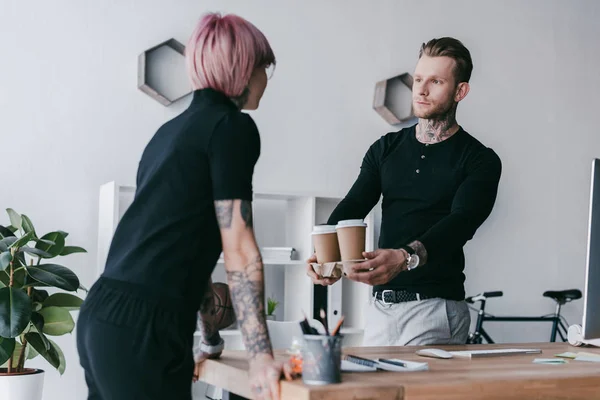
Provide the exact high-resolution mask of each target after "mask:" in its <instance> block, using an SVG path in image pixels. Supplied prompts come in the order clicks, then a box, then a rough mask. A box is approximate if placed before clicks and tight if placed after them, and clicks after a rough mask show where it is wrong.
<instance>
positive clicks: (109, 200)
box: [98, 182, 375, 349]
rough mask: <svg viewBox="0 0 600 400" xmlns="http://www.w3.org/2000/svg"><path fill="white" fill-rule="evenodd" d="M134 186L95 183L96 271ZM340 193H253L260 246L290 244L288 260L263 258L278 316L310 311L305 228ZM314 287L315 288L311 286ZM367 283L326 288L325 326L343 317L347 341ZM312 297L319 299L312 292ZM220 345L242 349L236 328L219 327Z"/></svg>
mask: <svg viewBox="0 0 600 400" xmlns="http://www.w3.org/2000/svg"><path fill="white" fill-rule="evenodd" d="M134 194H135V187H133V186H125V185H120V184H118V183H116V182H108V183H106V184H104V185H102V186H101V187H100V204H99V221H98V227H99V232H98V275H99V274H100V273H101V272H102V270H103V269H104V264H105V262H106V256H107V254H108V249H109V246H110V241H111V239H112V235H113V233H114V231H115V229H116V227H117V224H118V222H119V220H120V218H121V217H122V216H123V214H124V213H125V211H126V209H127V207H129V205H130V204H131V203H132V201H133V197H134ZM340 201H341V198H333V197H327V196H318V195H306V194H300V193H298V194H295V193H263V192H260V191H257V192H255V194H254V200H253V211H254V231H255V234H256V239H257V242H258V245H259V247H260V248H265V247H292V248H294V249H295V253H294V257H293V259H292V260H289V261H274V260H269V259H268V258H265V259H264V260H263V262H264V268H265V296H266V297H273V298H275V299H276V300H277V301H278V302H279V307H278V308H277V310H276V311H275V315H276V319H277V320H280V321H284V320H285V321H290V320H300V319H301V318H303V312H304V313H306V315H307V316H309V318H310V317H312V316H314V312H315V290H314V285H313V284H312V282H311V281H310V279H309V278H308V277H307V276H306V270H305V262H304V260H306V259H307V258H308V257H309V256H310V255H311V254H312V252H313V246H312V239H311V235H310V233H311V231H312V228H313V226H314V225H316V224H323V223H326V222H327V219H328V217H329V215H330V214H331V212H332V211H333V209H334V208H335V207H336V206H337V204H338V203H339V202H340ZM365 222H366V223H367V243H366V249H367V251H370V250H373V249H375V218H374V214H373V212H371V213H370V214H369V215H368V216H367V218H365ZM213 281H215V282H226V275H225V268H224V264H223V263H222V262H218V263H217V265H216V266H215V270H214V272H213ZM317 290H318V289H317ZM369 292H370V286H367V285H364V284H361V283H356V282H353V281H350V280H348V279H345V278H342V280H341V281H340V282H337V283H336V284H334V285H332V286H330V287H329V288H328V289H327V304H328V307H327V314H328V321H329V325H330V326H334V325H335V323H336V322H337V321H338V319H339V317H340V316H341V315H344V316H345V321H344V328H343V330H342V333H344V334H345V335H346V340H345V341H346V342H347V343H348V344H353V345H359V344H360V342H361V340H362V332H363V327H364V315H363V314H364V309H365V306H366V304H367V302H368V297H369ZM317 298H319V297H318V296H317ZM222 336H223V337H224V338H225V341H226V347H227V348H229V349H237V348H242V347H243V346H242V342H241V337H240V336H241V335H240V333H239V331H238V330H235V329H229V330H225V331H222Z"/></svg>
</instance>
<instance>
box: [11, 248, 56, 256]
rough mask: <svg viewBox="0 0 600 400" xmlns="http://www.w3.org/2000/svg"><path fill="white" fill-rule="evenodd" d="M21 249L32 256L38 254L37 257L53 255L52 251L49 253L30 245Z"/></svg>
mask: <svg viewBox="0 0 600 400" xmlns="http://www.w3.org/2000/svg"><path fill="white" fill-rule="evenodd" d="M19 251H21V252H25V253H27V254H29V255H30V256H37V257H42V258H52V255H51V254H50V253H47V252H45V251H43V250H40V249H36V248H33V247H29V246H23V247H21V248H20V249H19Z"/></svg>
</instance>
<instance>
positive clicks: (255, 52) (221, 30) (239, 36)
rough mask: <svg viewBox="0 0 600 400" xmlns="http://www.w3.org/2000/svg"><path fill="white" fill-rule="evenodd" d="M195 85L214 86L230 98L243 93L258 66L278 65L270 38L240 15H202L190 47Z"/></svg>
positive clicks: (189, 62) (188, 58) (189, 65)
mask: <svg viewBox="0 0 600 400" xmlns="http://www.w3.org/2000/svg"><path fill="white" fill-rule="evenodd" d="M186 63H187V68H188V74H189V77H190V80H191V81H192V87H193V88H194V89H195V90H196V89H204V88H212V89H215V90H218V91H220V92H222V93H225V94H226V95H227V96H229V97H237V96H240V95H241V94H242V93H243V92H244V89H245V88H246V86H247V85H248V81H249V80H250V76H251V75H252V72H253V71H254V69H255V68H258V67H263V66H264V67H265V68H266V67H268V66H270V65H272V64H275V55H274V54H273V50H272V49H271V46H270V45H269V42H268V41H267V38H266V37H265V36H264V35H263V34H262V32H261V31H259V30H258V28H256V27H255V26H254V25H252V24H251V23H250V22H248V21H246V20H245V19H243V18H241V17H238V16H237V15H233V14H229V15H225V16H221V14H219V13H209V14H205V15H203V16H202V18H201V19H200V21H199V22H198V25H197V26H196V29H194V32H193V33H192V36H191V37H190V40H189V41H188V44H187V46H186Z"/></svg>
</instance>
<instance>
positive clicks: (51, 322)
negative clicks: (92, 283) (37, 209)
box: [0, 208, 86, 400]
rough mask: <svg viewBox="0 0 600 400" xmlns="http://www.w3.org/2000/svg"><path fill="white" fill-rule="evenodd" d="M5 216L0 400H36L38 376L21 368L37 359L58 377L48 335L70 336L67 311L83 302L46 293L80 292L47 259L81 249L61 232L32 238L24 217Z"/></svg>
mask: <svg viewBox="0 0 600 400" xmlns="http://www.w3.org/2000/svg"><path fill="white" fill-rule="evenodd" d="M6 211H7V213H8V216H9V219H10V225H8V226H3V225H0V365H2V367H1V368H0V399H19V400H40V399H41V398H42V387H43V383H44V371H43V370H37V369H31V368H25V362H26V360H30V359H32V358H35V357H37V356H38V355H41V356H42V357H43V358H45V359H46V360H47V361H48V362H49V363H50V365H52V366H53V367H54V368H56V369H57V370H58V372H59V373H60V374H61V375H62V374H63V372H64V371H65V366H66V362H65V357H64V355H63V352H62V350H61V349H60V347H59V346H58V345H57V344H56V343H54V342H53V341H52V340H51V339H50V338H49V337H48V336H60V335H64V334H66V333H70V332H72V331H73V328H74V327H75V322H74V321H73V318H72V317H71V314H70V311H73V310H78V309H79V307H80V305H81V304H82V302H83V300H82V299H80V298H79V297H77V296H75V295H72V294H69V293H64V292H61V291H56V290H52V292H53V293H52V294H50V293H48V291H47V289H51V288H57V289H62V290H63V291H67V292H76V291H77V290H78V289H82V290H84V291H85V290H86V289H85V288H84V287H82V286H81V285H80V283H79V279H78V278H77V275H75V274H74V273H73V271H71V270H70V269H68V268H66V267H63V266H62V265H58V264H54V263H51V262H49V261H48V260H50V259H52V258H55V257H58V256H67V255H69V254H73V253H84V252H86V250H85V249H83V248H81V247H76V246H66V245H65V238H66V237H67V235H68V234H67V233H66V232H63V231H54V232H50V233H47V234H45V235H43V236H38V234H37V233H36V231H35V228H34V227H33V224H32V222H31V220H30V219H29V218H28V217H27V216H26V215H19V214H18V213H16V212H15V211H14V210H13V209H10V208H9V209H7V210H6Z"/></svg>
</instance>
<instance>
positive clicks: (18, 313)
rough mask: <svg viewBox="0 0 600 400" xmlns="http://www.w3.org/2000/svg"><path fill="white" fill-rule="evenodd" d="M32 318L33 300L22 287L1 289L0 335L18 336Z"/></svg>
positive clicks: (6, 336) (7, 336)
mask: <svg viewBox="0 0 600 400" xmlns="http://www.w3.org/2000/svg"><path fill="white" fill-rule="evenodd" d="M30 319H31V300H30V299H29V296H27V293H25V292H24V291H23V290H21V289H15V288H12V287H5V288H2V289H0V336H2V337H5V338H14V337H17V336H19V335H20V334H21V332H23V330H24V329H25V328H27V325H29V321H30Z"/></svg>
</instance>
